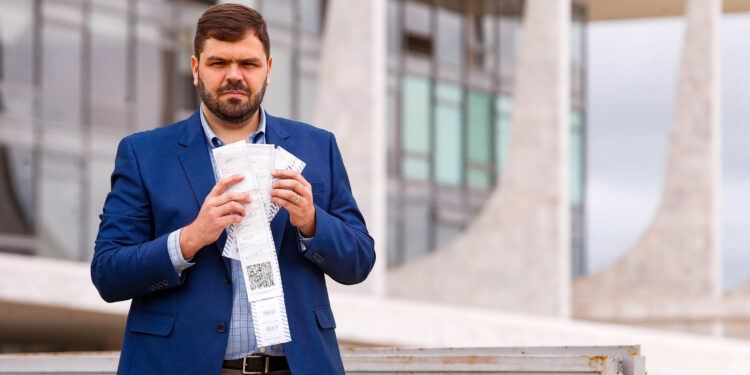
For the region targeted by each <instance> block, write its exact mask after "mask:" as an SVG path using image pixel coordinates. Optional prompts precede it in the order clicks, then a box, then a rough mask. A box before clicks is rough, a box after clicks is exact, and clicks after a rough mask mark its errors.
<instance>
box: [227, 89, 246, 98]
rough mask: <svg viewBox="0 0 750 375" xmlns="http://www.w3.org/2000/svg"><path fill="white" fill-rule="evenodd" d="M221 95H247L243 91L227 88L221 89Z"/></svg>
mask: <svg viewBox="0 0 750 375" xmlns="http://www.w3.org/2000/svg"><path fill="white" fill-rule="evenodd" d="M221 95H227V96H231V97H244V96H247V93H246V92H244V91H235V90H229V91H223V92H222V93H221Z"/></svg>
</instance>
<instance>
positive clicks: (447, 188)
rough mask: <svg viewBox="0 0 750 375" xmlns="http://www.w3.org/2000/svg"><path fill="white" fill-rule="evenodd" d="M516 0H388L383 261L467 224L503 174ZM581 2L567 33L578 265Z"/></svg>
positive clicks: (424, 248)
mask: <svg viewBox="0 0 750 375" xmlns="http://www.w3.org/2000/svg"><path fill="white" fill-rule="evenodd" d="M522 8H523V3H522V1H520V0H467V1H458V0H389V1H388V2H387V22H388V25H387V33H388V34H387V42H388V100H387V107H388V115H387V118H388V137H389V139H388V145H389V149H388V173H389V181H388V201H389V210H388V215H389V217H388V223H389V228H388V252H389V254H388V255H389V258H388V259H389V266H395V265H398V264H401V263H404V262H407V261H409V260H410V259H414V258H417V257H419V256H421V255H423V254H425V253H428V252H430V251H432V250H434V249H436V248H437V247H439V246H440V245H442V244H445V243H446V242H447V241H449V240H451V239H452V238H453V237H454V236H456V235H457V234H458V233H460V231H461V230H462V229H463V228H465V227H466V225H468V223H469V222H470V221H471V219H472V218H473V217H474V216H475V215H476V214H477V213H478V211H479V210H480V209H481V207H482V205H483V203H484V202H485V200H486V199H487V198H488V197H489V194H490V193H491V191H492V190H493V188H494V187H495V186H496V185H497V184H502V172H503V166H504V163H505V160H506V157H507V150H508V144H509V139H508V138H509V136H510V126H511V116H512V111H513V97H512V92H513V91H512V89H513V85H514V72H515V64H516V59H517V56H518V52H519V45H520V34H521V14H522ZM585 19H586V15H585V9H584V8H582V7H579V6H574V9H573V30H572V33H571V38H572V43H571V74H572V75H571V78H572V93H571V95H572V99H573V100H572V114H571V120H570V121H571V135H572V138H571V142H572V149H571V153H572V155H571V156H572V157H571V164H572V165H571V202H570V204H571V210H572V213H573V223H572V228H571V231H572V233H573V236H572V239H573V244H572V245H573V249H574V254H573V257H574V262H573V263H574V265H573V273H574V275H579V274H581V273H582V272H583V271H584V268H585V264H583V263H582V262H583V259H584V256H583V255H584V254H583V252H584V249H585V246H584V243H583V230H584V227H583V221H582V218H583V201H584V199H583V194H584V178H585V168H584V165H585V149H584V145H585V140H584V135H585V110H584V103H585V100H584V92H583V87H584V78H585V72H586V68H585V55H584V53H585V51H584V47H585V39H584V37H585Z"/></svg>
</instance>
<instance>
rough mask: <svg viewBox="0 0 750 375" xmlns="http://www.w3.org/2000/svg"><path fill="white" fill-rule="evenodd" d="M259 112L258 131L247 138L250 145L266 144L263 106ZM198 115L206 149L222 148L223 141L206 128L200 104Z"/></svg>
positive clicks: (206, 122)
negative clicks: (206, 145) (206, 144)
mask: <svg viewBox="0 0 750 375" xmlns="http://www.w3.org/2000/svg"><path fill="white" fill-rule="evenodd" d="M258 110H259V111H260V121H258V131H256V132H255V133H253V134H251V135H250V137H249V138H248V142H250V143H266V111H265V110H264V109H263V106H261V107H260V108H259V109H258ZM200 115H201V126H202V127H203V133H204V134H205V136H206V142H208V147H210V148H216V147H221V146H224V145H225V143H224V141H222V140H221V138H219V137H217V136H216V134H215V133H214V131H213V130H211V127H210V126H208V121H206V116H205V115H204V114H203V103H201V107H200Z"/></svg>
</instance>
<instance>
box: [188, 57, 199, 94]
mask: <svg viewBox="0 0 750 375" xmlns="http://www.w3.org/2000/svg"><path fill="white" fill-rule="evenodd" d="M198 64H199V61H198V58H197V57H195V56H191V57H190V68H192V69H193V86H195V87H198Z"/></svg>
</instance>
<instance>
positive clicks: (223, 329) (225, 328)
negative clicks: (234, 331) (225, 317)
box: [216, 323, 227, 333]
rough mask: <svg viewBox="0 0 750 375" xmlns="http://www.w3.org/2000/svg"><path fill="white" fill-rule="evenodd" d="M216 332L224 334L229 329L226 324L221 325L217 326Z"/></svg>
mask: <svg viewBox="0 0 750 375" xmlns="http://www.w3.org/2000/svg"><path fill="white" fill-rule="evenodd" d="M216 330H217V331H219V333H224V331H226V330H227V327H226V326H225V325H224V323H219V325H218V326H216Z"/></svg>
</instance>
